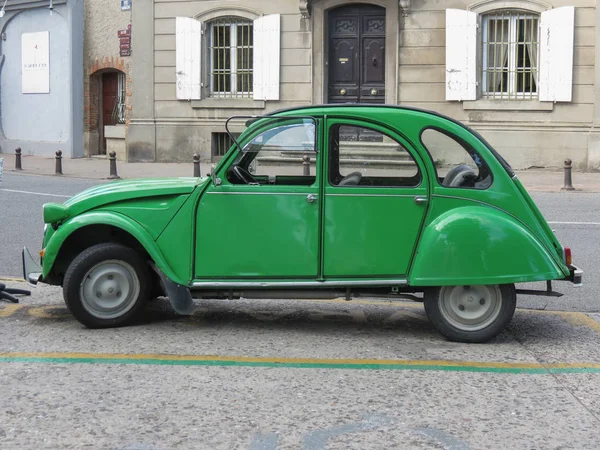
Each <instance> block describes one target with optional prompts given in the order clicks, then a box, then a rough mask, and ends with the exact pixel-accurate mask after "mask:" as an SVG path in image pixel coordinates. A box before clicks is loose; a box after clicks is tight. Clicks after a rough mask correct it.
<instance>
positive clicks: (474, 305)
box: [439, 285, 502, 331]
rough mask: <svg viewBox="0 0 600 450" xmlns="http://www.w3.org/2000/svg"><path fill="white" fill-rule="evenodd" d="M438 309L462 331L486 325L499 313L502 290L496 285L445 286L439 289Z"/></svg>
mask: <svg viewBox="0 0 600 450" xmlns="http://www.w3.org/2000/svg"><path fill="white" fill-rule="evenodd" d="M439 302H440V311H441V313H442V316H443V317H444V319H446V321H448V322H449V323H450V325H452V326H453V327H455V328H458V329H460V330H463V331H478V330H482V329H484V328H486V327H488V326H489V325H490V324H492V323H493V322H494V321H495V320H496V319H497V318H498V316H499V315H500V309H501V307H502V292H501V291H500V288H499V287H498V286H496V285H488V286H445V287H443V288H442V289H440V298H439Z"/></svg>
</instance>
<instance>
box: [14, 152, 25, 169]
mask: <svg viewBox="0 0 600 450" xmlns="http://www.w3.org/2000/svg"><path fill="white" fill-rule="evenodd" d="M15 170H23V166H22V165H21V147H17V148H16V149H15Z"/></svg>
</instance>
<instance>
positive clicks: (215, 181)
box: [210, 164, 221, 186]
mask: <svg viewBox="0 0 600 450" xmlns="http://www.w3.org/2000/svg"><path fill="white" fill-rule="evenodd" d="M210 178H211V179H212V183H213V185H214V186H220V185H221V179H220V178H219V177H217V174H216V173H215V165H214V164H213V165H212V166H210Z"/></svg>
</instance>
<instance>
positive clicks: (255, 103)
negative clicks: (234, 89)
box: [192, 98, 265, 109]
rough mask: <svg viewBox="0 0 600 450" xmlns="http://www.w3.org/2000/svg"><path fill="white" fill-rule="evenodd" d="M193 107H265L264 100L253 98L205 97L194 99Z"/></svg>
mask: <svg viewBox="0 0 600 450" xmlns="http://www.w3.org/2000/svg"><path fill="white" fill-rule="evenodd" d="M192 108H215V109H216V108H231V109H264V108H265V102H264V100H253V99H251V98H205V99H202V100H192Z"/></svg>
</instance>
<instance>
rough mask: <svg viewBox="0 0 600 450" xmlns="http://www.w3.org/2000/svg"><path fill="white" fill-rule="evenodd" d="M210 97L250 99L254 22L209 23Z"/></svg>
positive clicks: (227, 19)
mask: <svg viewBox="0 0 600 450" xmlns="http://www.w3.org/2000/svg"><path fill="white" fill-rule="evenodd" d="M209 36H210V41H209V55H210V71H209V77H210V94H211V96H212V97H218V98H245V97H250V98H251V97H252V84H253V67H252V59H253V51H254V50H253V40H254V39H253V23H252V21H249V20H246V19H241V18H237V17H223V18H219V19H217V20H214V21H212V22H210V23H209Z"/></svg>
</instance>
